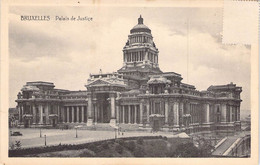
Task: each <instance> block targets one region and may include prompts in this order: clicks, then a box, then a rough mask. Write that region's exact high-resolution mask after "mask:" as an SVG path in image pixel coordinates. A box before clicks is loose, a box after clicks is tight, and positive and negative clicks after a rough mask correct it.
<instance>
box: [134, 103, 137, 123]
mask: <svg viewBox="0 0 260 165" xmlns="http://www.w3.org/2000/svg"><path fill="white" fill-rule="evenodd" d="M134 107H135V124H136V120H137V105H134Z"/></svg>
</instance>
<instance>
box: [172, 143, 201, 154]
mask: <svg viewBox="0 0 260 165" xmlns="http://www.w3.org/2000/svg"><path fill="white" fill-rule="evenodd" d="M171 156H173V157H199V150H198V148H197V147H195V146H194V144H193V143H182V144H179V145H178V146H177V148H176V150H175V152H174V153H172V154H171Z"/></svg>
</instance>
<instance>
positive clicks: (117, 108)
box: [116, 105, 120, 123]
mask: <svg viewBox="0 0 260 165" xmlns="http://www.w3.org/2000/svg"><path fill="white" fill-rule="evenodd" d="M119 119H120V116H119V105H116V122H117V123H119Z"/></svg>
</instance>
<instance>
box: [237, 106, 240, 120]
mask: <svg viewBox="0 0 260 165" xmlns="http://www.w3.org/2000/svg"><path fill="white" fill-rule="evenodd" d="M237 121H240V106H238V107H237Z"/></svg>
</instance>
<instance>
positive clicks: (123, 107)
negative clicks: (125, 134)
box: [122, 105, 125, 124]
mask: <svg viewBox="0 0 260 165" xmlns="http://www.w3.org/2000/svg"><path fill="white" fill-rule="evenodd" d="M122 111H123V120H122V123H123V124H125V106H124V105H123V106H122Z"/></svg>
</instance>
